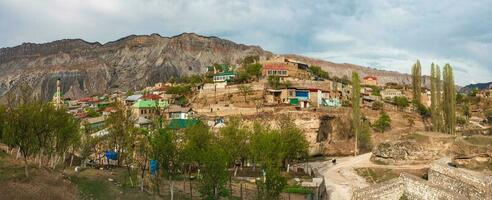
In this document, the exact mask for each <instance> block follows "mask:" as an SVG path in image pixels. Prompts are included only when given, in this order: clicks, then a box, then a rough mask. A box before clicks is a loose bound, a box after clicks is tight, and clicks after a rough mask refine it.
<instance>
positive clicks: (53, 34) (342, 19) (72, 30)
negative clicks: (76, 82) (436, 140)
mask: <svg viewBox="0 0 492 200" xmlns="http://www.w3.org/2000/svg"><path fill="white" fill-rule="evenodd" d="M490 18H492V1H490V0H475V1H452V0H443V1H428V0H413V1H404V0H401V1H399V0H374V1H365V0H349V1H323V0H313V1H296V0H284V1H280V0H271V1H262V0H237V1H230V0H229V1H228V0H196V1H192V2H190V1H172V0H105V1H101V0H43V1H34V0H0V30H2V31H0V47H5V46H15V45H18V44H21V43H22V42H49V41H52V40H57V39H62V38H82V39H85V40H88V41H99V42H103V43H104V42H108V41H112V40H116V39H118V38H120V37H124V36H127V35H130V34H150V33H159V34H161V35H176V34H179V33H182V32H196V33H199V34H204V35H215V36H219V37H223V38H226V39H230V40H233V41H236V42H240V43H246V44H253V45H260V46H262V47H264V48H265V49H267V50H270V51H273V52H276V53H297V54H303V55H308V56H315V57H318V58H323V59H327V60H330V61H335V62H345V63H354V64H359V65H363V66H370V67H375V68H379V69H386V70H396V71H400V72H407V73H408V72H409V71H410V66H411V65H412V63H413V62H415V60H417V59H420V60H421V62H422V63H423V64H424V65H425V66H424V69H423V70H426V71H427V68H429V66H428V65H430V63H431V62H436V63H439V64H441V65H444V64H445V63H451V64H452V65H453V66H454V67H455V69H456V80H457V82H458V83H459V84H467V83H472V82H485V81H492V80H491V79H490V77H492V56H490V55H492V20H489V19H490ZM426 71H425V72H426ZM472 77H473V78H472Z"/></svg>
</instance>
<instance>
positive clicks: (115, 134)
mask: <svg viewBox="0 0 492 200" xmlns="http://www.w3.org/2000/svg"><path fill="white" fill-rule="evenodd" d="M114 108H115V111H114V112H112V113H111V114H110V115H109V117H108V119H107V120H106V122H107V125H108V131H109V137H110V143H109V146H110V148H111V149H116V152H117V153H118V165H120V164H121V163H122V160H124V159H126V158H127V156H128V155H131V153H132V152H131V151H130V150H132V149H131V147H132V146H133V142H134V141H133V137H134V133H135V132H136V129H135V127H134V126H135V125H134V124H135V121H134V119H133V118H132V116H131V112H130V111H129V110H127V109H126V108H125V107H124V105H123V104H122V103H120V102H118V103H117V104H116V105H115V107H114Z"/></svg>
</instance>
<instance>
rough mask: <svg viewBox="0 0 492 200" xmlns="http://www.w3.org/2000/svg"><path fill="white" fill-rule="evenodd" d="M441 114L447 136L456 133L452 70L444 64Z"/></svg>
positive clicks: (454, 91)
mask: <svg viewBox="0 0 492 200" xmlns="http://www.w3.org/2000/svg"><path fill="white" fill-rule="evenodd" d="M443 78H444V84H443V86H444V87H443V93H444V95H443V96H444V100H443V111H444V112H443V113H444V125H445V126H444V130H445V132H446V133H448V134H452V135H454V134H455V133H456V131H455V127H456V89H455V85H454V77H453V68H452V67H451V65H449V64H446V65H445V66H444V70H443Z"/></svg>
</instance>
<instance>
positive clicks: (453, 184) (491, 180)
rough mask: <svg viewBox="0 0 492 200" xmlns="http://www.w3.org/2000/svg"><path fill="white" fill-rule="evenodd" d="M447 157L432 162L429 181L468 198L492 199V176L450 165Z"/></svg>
mask: <svg viewBox="0 0 492 200" xmlns="http://www.w3.org/2000/svg"><path fill="white" fill-rule="evenodd" d="M446 161H447V160H446V159H441V160H438V161H436V162H434V163H432V165H431V168H430V169H429V175H428V177H429V183H430V184H433V185H439V186H440V187H442V188H445V189H448V190H452V191H455V192H456V193H459V194H461V195H463V196H465V197H466V199H472V200H474V199H477V200H478V199H487V200H490V199H492V177H490V176H483V175H482V174H479V173H477V172H474V171H470V170H465V169H460V168H455V167H451V166H448V164H447V162H446Z"/></svg>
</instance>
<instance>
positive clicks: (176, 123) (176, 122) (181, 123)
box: [169, 119, 200, 129]
mask: <svg viewBox="0 0 492 200" xmlns="http://www.w3.org/2000/svg"><path fill="white" fill-rule="evenodd" d="M198 123H200V120H198V119H171V122H169V128H171V129H183V128H188V127H191V126H194V125H197V124H198Z"/></svg>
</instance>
